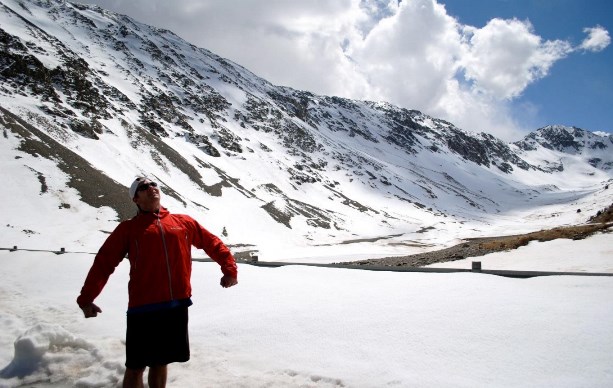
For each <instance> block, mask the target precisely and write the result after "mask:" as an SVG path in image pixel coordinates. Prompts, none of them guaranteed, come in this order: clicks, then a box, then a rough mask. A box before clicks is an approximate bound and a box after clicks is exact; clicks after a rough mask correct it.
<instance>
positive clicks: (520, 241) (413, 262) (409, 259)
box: [339, 204, 613, 267]
mask: <svg viewBox="0 0 613 388" xmlns="http://www.w3.org/2000/svg"><path fill="white" fill-rule="evenodd" d="M611 226H613V204H611V206H609V207H608V208H607V209H604V210H602V211H599V212H598V213H597V214H596V215H595V216H593V217H591V218H590V220H589V223H588V224H584V225H575V226H564V227H557V228H553V229H547V230H540V231H538V232H531V233H526V234H521V235H512V236H498V237H483V238H472V239H467V240H466V241H464V242H463V243H461V244H458V245H455V246H453V247H450V248H445V249H441V250H438V251H432V252H425V253H419V254H415V255H409V256H398V257H385V258H382V259H366V260H359V261H353V262H344V263H339V264H347V265H363V266H369V265H370V266H390V267H423V266H426V265H430V264H434V263H444V262H448V261H455V260H462V259H465V258H467V257H478V256H483V255H487V254H489V253H493V252H500V251H510V250H513V249H517V248H519V247H522V246H524V245H528V243H529V242H530V241H541V242H544V241H551V240H556V239H559V238H563V239H572V240H581V239H584V238H586V237H588V236H591V235H593V234H594V233H597V232H604V233H611V230H610V228H611Z"/></svg>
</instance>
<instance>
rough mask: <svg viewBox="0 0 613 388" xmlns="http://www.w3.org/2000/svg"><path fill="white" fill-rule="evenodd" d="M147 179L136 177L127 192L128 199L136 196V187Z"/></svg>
mask: <svg viewBox="0 0 613 388" xmlns="http://www.w3.org/2000/svg"><path fill="white" fill-rule="evenodd" d="M147 179H148V178H147V177H144V176H142V177H138V178H136V179H135V180H134V182H132V185H131V186H130V190H129V191H128V192H129V194H130V199H134V197H135V196H136V189H138V185H139V184H140V183H141V182H143V181H146V180H147Z"/></svg>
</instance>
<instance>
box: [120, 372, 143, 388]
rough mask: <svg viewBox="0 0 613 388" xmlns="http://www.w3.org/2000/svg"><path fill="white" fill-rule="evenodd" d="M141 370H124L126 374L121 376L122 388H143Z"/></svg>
mask: <svg viewBox="0 0 613 388" xmlns="http://www.w3.org/2000/svg"><path fill="white" fill-rule="evenodd" d="M144 372H145V368H143V369H130V368H126V373H125V374H124V375H123V388H143V387H144V386H145V385H144V383H143V373H144Z"/></svg>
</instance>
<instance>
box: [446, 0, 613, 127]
mask: <svg viewBox="0 0 613 388" xmlns="http://www.w3.org/2000/svg"><path fill="white" fill-rule="evenodd" d="M443 3H444V4H445V8H446V9H447V12H448V13H449V14H451V15H452V16H455V17H457V18H458V19H459V21H460V22H461V23H465V24H470V25H473V26H476V27H482V26H484V25H485V24H486V23H487V22H488V21H489V20H491V19H492V18H495V17H498V18H513V17H515V18H518V19H528V20H530V22H531V23H532V25H533V26H534V29H535V31H536V32H537V33H538V34H539V35H540V36H542V37H543V38H544V39H567V40H569V41H571V42H573V43H575V44H579V43H580V42H581V41H582V40H583V38H584V34H583V29H584V28H586V27H592V26H595V25H600V26H602V27H604V28H605V29H606V30H607V31H609V32H611V31H613V1H609V0H583V1H581V0H551V1H545V0H446V1H444V2H443ZM512 106H513V111H514V114H515V116H516V117H517V118H518V119H521V118H522V113H525V111H526V110H529V109H530V108H527V107H526V106H535V107H537V108H538V113H537V114H536V116H534V117H532V116H530V115H528V116H530V117H528V118H527V119H526V120H525V121H526V122H525V124H526V125H532V126H543V125H548V124H563V125H575V126H578V127H581V128H584V129H589V130H592V131H597V130H600V131H607V132H609V133H613V49H612V48H611V47H607V48H606V49H605V50H603V51H601V52H599V53H595V54H593V53H575V54H572V55H569V56H568V57H567V58H565V59H563V60H561V61H559V62H557V63H556V64H555V65H553V66H552V68H551V69H550V72H549V75H548V76H546V77H544V78H542V79H540V80H538V81H536V82H535V83H534V84H532V85H530V86H529V87H528V88H526V90H525V91H524V93H523V94H522V96H520V97H519V98H518V99H517V100H516V101H513V103H512Z"/></svg>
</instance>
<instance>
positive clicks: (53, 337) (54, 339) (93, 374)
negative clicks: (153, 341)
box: [0, 323, 124, 387]
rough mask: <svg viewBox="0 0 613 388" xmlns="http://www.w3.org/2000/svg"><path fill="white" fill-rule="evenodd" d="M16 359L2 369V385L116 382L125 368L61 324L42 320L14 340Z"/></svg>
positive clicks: (101, 385)
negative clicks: (102, 354)
mask: <svg viewBox="0 0 613 388" xmlns="http://www.w3.org/2000/svg"><path fill="white" fill-rule="evenodd" d="M14 346H15V354H14V357H13V360H12V361H11V362H10V363H9V364H8V365H7V366H6V367H5V368H4V369H2V370H1V371H0V378H2V379H6V380H4V381H3V382H1V383H0V387H13V386H22V385H24V384H25V385H28V384H40V383H46V384H60V383H61V382H62V381H63V380H65V381H76V384H75V386H76V387H105V386H110V385H117V384H118V382H119V381H120V376H121V374H122V373H123V370H124V367H123V366H122V365H121V364H120V363H118V362H108V361H107V362H105V361H104V360H103V357H102V356H101V355H100V352H99V350H98V349H97V348H96V347H95V346H94V345H92V344H91V343H89V342H87V341H85V340H84V339H82V338H78V337H76V336H74V335H72V334H71V333H70V332H68V331H67V330H66V329H64V328H63V327H61V326H58V325H50V324H44V323H39V324H36V325H34V326H32V327H31V328H29V329H28V330H26V331H25V332H24V333H23V334H21V335H20V336H19V337H18V338H17V339H16V340H15V343H14Z"/></svg>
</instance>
